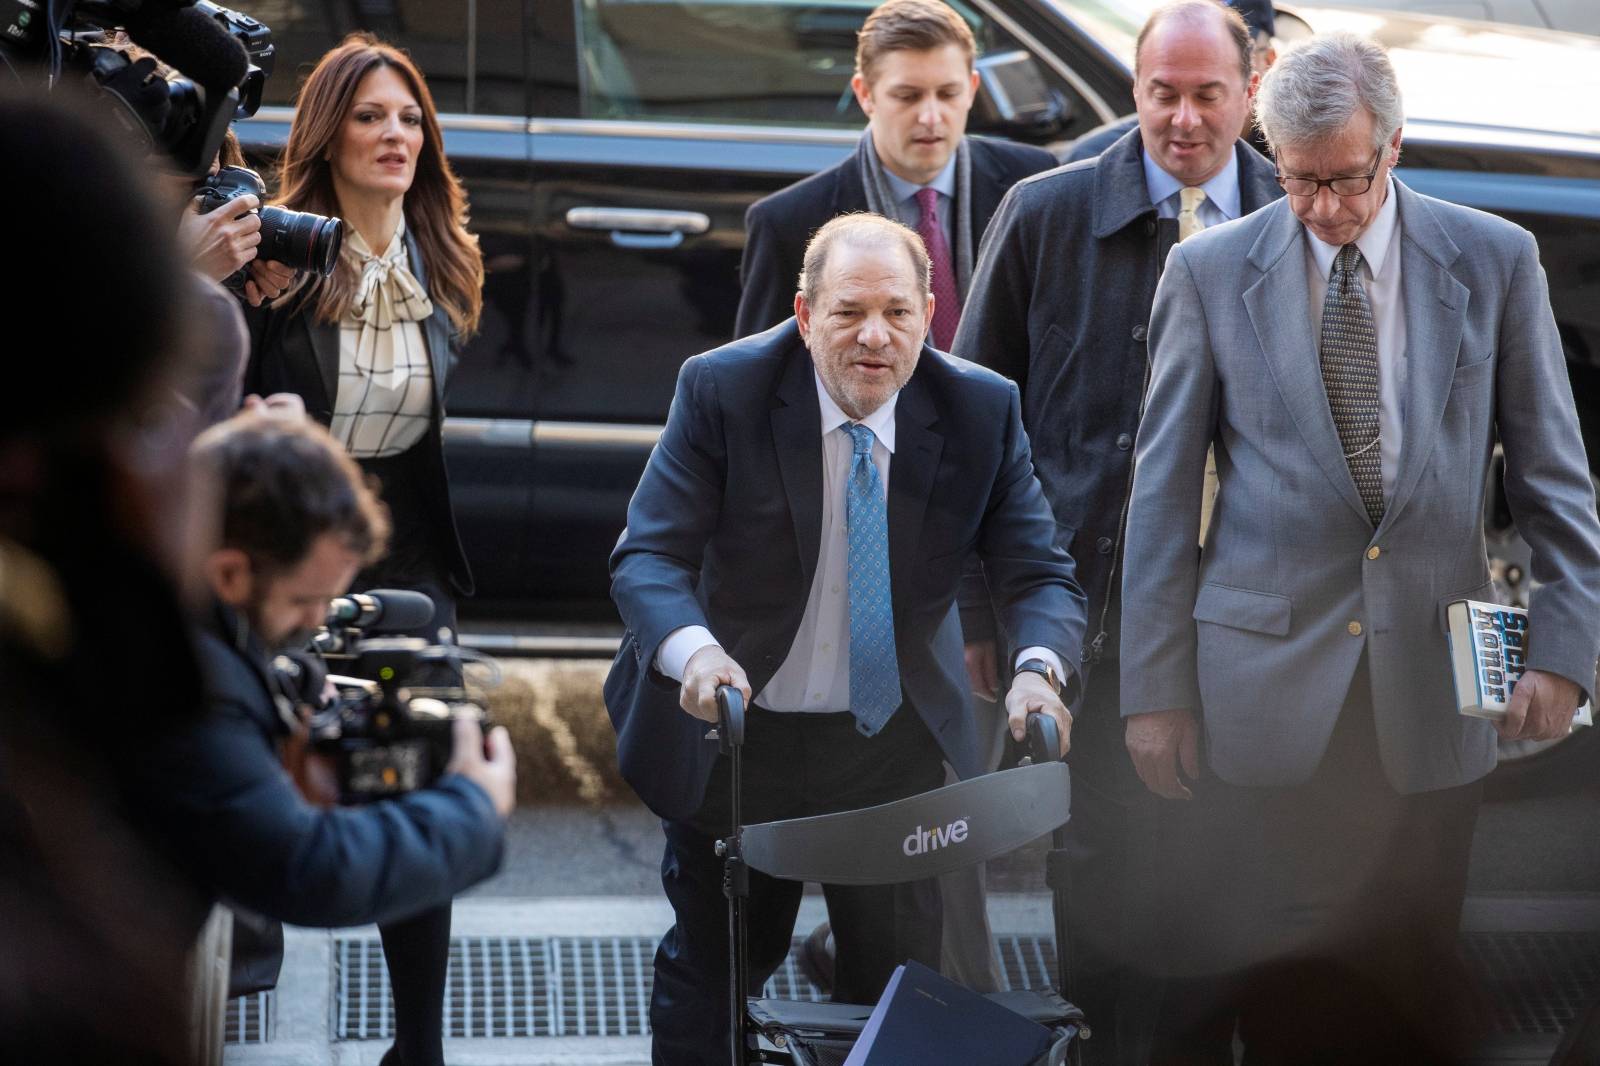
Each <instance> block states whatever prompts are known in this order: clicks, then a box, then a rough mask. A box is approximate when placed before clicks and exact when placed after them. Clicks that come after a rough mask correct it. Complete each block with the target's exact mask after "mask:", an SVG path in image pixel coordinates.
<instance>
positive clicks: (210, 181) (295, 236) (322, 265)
mask: <svg viewBox="0 0 1600 1066" xmlns="http://www.w3.org/2000/svg"><path fill="white" fill-rule="evenodd" d="M241 196H254V197H256V198H257V199H259V200H262V201H265V200H266V198H267V185H266V183H265V182H264V181H262V180H261V175H260V174H257V173H256V172H255V171H253V170H251V169H250V168H248V167H219V168H218V169H217V172H216V173H215V174H212V175H210V176H209V177H207V178H206V179H205V180H204V181H202V182H200V184H199V185H198V186H197V188H196V190H195V201H196V202H197V203H198V204H199V205H200V213H201V214H202V215H204V214H208V213H210V212H212V211H215V210H216V209H217V208H219V207H221V206H222V205H223V204H225V203H228V202H229V201H230V200H235V199H238V198H239V197H241ZM256 213H257V214H258V215H260V216H261V244H260V246H259V248H258V250H257V252H256V257H257V258H258V259H265V260H270V261H272V262H275V263H284V264H286V265H288V266H292V267H294V268H295V269H296V270H311V271H315V272H316V273H317V274H320V275H321V276H322V277H327V276H328V275H329V274H331V273H333V268H334V266H335V264H337V263H338V262H339V248H340V246H341V245H343V243H344V222H342V221H341V220H339V219H337V218H329V217H327V216H325V215H314V214H312V213H311V212H309V211H290V210H289V209H288V208H285V207H261V208H257V209H256ZM245 277H246V274H245V271H244V270H243V269H240V270H236V271H234V272H233V273H232V274H229V275H228V276H227V277H226V278H224V279H223V284H224V285H226V286H228V287H229V288H230V289H233V290H235V291H238V290H240V289H243V288H244V281H245Z"/></svg>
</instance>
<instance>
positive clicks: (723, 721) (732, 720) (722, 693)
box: [717, 685, 1053, 752]
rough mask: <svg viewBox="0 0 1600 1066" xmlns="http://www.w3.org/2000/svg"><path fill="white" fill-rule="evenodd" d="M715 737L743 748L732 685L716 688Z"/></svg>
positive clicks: (737, 695) (740, 704)
mask: <svg viewBox="0 0 1600 1066" xmlns="http://www.w3.org/2000/svg"><path fill="white" fill-rule="evenodd" d="M1052 724H1053V723H1052ZM717 737H718V741H719V744H720V746H721V749H722V750H723V751H724V752H727V751H729V750H731V749H733V748H738V747H743V746H744V693H742V692H740V691H739V690H738V689H736V688H734V687H733V686H732V685H718V686H717Z"/></svg>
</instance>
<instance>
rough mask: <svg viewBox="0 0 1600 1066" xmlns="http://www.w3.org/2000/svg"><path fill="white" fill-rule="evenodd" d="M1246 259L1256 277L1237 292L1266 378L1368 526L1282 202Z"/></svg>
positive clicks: (1298, 236) (1298, 246) (1299, 253)
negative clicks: (1263, 359)
mask: <svg viewBox="0 0 1600 1066" xmlns="http://www.w3.org/2000/svg"><path fill="white" fill-rule="evenodd" d="M1248 258H1249V260H1250V262H1251V263H1252V264H1254V265H1255V266H1256V268H1257V269H1258V270H1260V271H1261V279H1260V280H1259V281H1257V282H1256V283H1255V284H1253V285H1251V286H1250V287H1249V288H1247V289H1246V290H1245V292H1244V305H1245V310H1246V311H1248V312H1249V314H1250V324H1251V326H1253V327H1254V329H1255V334H1256V340H1257V342H1258V343H1259V344H1260V347H1261V353H1262V355H1264V356H1265V357H1266V362H1267V367H1268V369H1269V370H1270V371H1271V373H1272V380H1273V383H1274V384H1276V385H1277V387H1278V393H1279V394H1280V395H1281V396H1282V397H1283V402H1284V403H1285V404H1286V405H1287V406H1288V408H1289V412H1290V414H1292V415H1293V416H1294V421H1295V425H1296V426H1297V427H1299V429H1300V435H1301V436H1302V437H1304V438H1305V442H1306V446H1307V447H1308V448H1310V449H1311V454H1312V456H1314V457H1315V458H1316V461H1317V464H1318V465H1319V466H1321V467H1322V471H1323V473H1324V474H1326V475H1327V476H1328V480H1329V481H1330V482H1331V483H1332V484H1333V487H1334V490H1335V491H1336V492H1337V493H1338V494H1339V496H1340V497H1341V498H1342V499H1343V500H1344V502H1345V503H1347V504H1349V505H1350V508H1351V510H1353V511H1355V512H1356V514H1358V515H1360V516H1361V520H1362V521H1363V522H1369V523H1370V522H1371V519H1370V518H1368V517H1367V509H1366V506H1365V505H1364V504H1363V503H1362V502H1361V493H1360V492H1359V491H1357V489H1356V483H1355V480H1354V479H1353V478H1352V477H1351V476H1350V466H1349V464H1348V463H1347V462H1345V458H1344V447H1343V446H1342V445H1341V444H1340V443H1339V431H1338V430H1337V429H1336V428H1335V427H1334V424H1333V412H1332V411H1330V410H1329V409H1328V392H1327V390H1326V389H1325V388H1324V387H1323V384H1322V363H1321V360H1320V358H1319V356H1318V354H1317V341H1316V338H1315V337H1314V336H1313V335H1312V330H1311V294H1310V293H1309V292H1308V291H1307V289H1306V248H1305V234H1304V230H1303V228H1302V227H1301V225H1300V220H1299V219H1298V218H1296V217H1295V215H1294V212H1293V211H1291V210H1289V203H1288V201H1287V200H1280V201H1278V202H1277V203H1275V204H1274V205H1272V207H1270V208H1269V209H1268V214H1267V215H1266V216H1265V218H1264V221H1263V225H1262V227H1261V232H1260V233H1259V234H1258V235H1257V236H1256V241H1255V244H1254V245H1252V246H1251V248H1250V253H1249V256H1248Z"/></svg>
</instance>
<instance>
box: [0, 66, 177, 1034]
mask: <svg viewBox="0 0 1600 1066" xmlns="http://www.w3.org/2000/svg"><path fill="white" fill-rule="evenodd" d="M113 125H114V122H113V120H112V119H111V118H110V116H108V115H102V114H100V113H98V112H96V111H93V110H83V111H80V110H79V109H78V108H77V107H76V106H74V105H70V104H67V103H64V102H63V101H61V100H59V99H50V100H45V99H42V98H40V99H35V98H30V97H27V96H24V95H21V94H20V93H15V92H12V93H6V94H0V159H4V160H5V163H4V165H3V166H0V196H3V197H4V198H5V199H4V202H6V203H9V204H15V205H25V207H24V208H23V209H21V210H18V211H16V212H15V214H14V217H13V218H12V219H11V220H10V222H9V223H8V227H7V247H8V248H10V249H13V250H16V251H19V252H20V251H25V254H26V259H25V260H24V261H22V262H18V263H16V264H15V267H16V269H14V270H13V271H12V272H11V274H10V278H11V280H10V282H9V283H8V285H7V298H8V299H7V304H8V307H9V308H10V309H11V312H10V314H9V315H8V316H7V323H6V328H7V337H6V342H5V351H6V354H7V360H6V364H7V367H6V368H7V375H8V379H9V380H8V385H9V395H10V396H11V397H12V402H11V403H10V404H9V405H8V410H7V412H6V416H5V418H3V419H0V943H3V944H4V949H3V950H0V1061H5V1062H29V1063H41V1062H103V1063H113V1062H114V1063H119V1064H125V1063H177V1062H183V1061H186V1055H187V1050H186V1048H187V1043H186V1035H185V1016H184V1010H185V1007H186V996H187V993H186V990H185V987H184V950H185V948H186V947H187V942H188V939H189V936H188V935H186V934H185V932H184V929H183V926H184V920H183V912H184V911H185V909H186V908H185V906H184V904H185V902H186V901H187V896H186V890H185V889H184V888H183V887H182V885H181V884H180V883H179V882H177V881H176V880H175V879H174V878H172V877H171V876H170V875H169V873H168V872H167V871H165V870H164V868H163V867H162V866H161V865H160V864H159V863H157V862H155V861H154V860H153V859H152V858H151V857H150V856H149V855H148V854H147V852H146V851H145V849H144V847H143V845H142V844H141V843H140V842H139V841H138V839H137V838H136V837H135V835H134V834H133V832H132V831H131V829H130V827H129V825H128V824H127V823H126V821H125V820H124V818H123V817H122V814H121V804H120V797H119V795H118V792H117V788H116V785H115V784H114V771H115V769H116V766H117V760H118V758H119V753H121V752H124V751H126V750H127V748H128V746H129V742H130V741H132V740H135V739H140V738H148V737H151V736H155V735H159V734H161V733H162V732H163V731H166V730H170V729H172V728H174V727H177V726H180V725H183V724H185V723H186V722H187V721H188V720H190V719H191V718H192V717H193V716H194V715H195V714H197V713H198V711H199V709H200V706H201V700H200V686H199V679H198V674H197V670H196V667H195V663H194V659H193V657H192V654H191V652H190V650H189V645H188V643H187V642H186V641H185V640H184V639H183V636H182V634H183V631H184V624H185V621H184V616H183V612H182V610H181V609H180V604H179V601H178V595H177V591H176V589H177V574H178V570H179V561H180V560H181V559H182V558H183V556H184V553H185V546H186V537H187V532H186V530H185V527H184V521H183V516H184V515H185V513H186V510H185V506H184V500H185V493H184V473H185V461H184V456H185V452H186V449H187V446H188V443H189V440H190V438H191V436H192V433H193V426H192V424H191V422H192V418H193V416H192V412H191V413H190V414H189V415H185V414H184V413H183V412H184V410H185V409H184V408H183V406H182V405H180V404H178V403H176V402H174V397H175V392H174V390H173V384H174V383H176V382H177V381H178V380H180V378H181V373H180V371H181V369H182V368H181V367H179V366H176V365H174V364H175V363H176V362H177V360H175V359H174V358H173V353H180V352H183V351H185V346H184V343H183V338H182V336H181V335H180V332H179V323H181V322H182V321H183V320H184V318H183V316H184V314H185V303H184V293H185V291H186V288H185V285H184V282H183V280H182V279H183V277H184V275H183V272H184V270H185V266H184V264H183V262H182V260H181V259H180V257H179V256H178V255H177V254H176V251H175V249H174V245H173V227H172V222H171V219H170V218H169V217H167V216H166V215H165V213H164V212H163V211H162V209H161V208H160V206H159V204H158V202H157V199H156V198H155V197H154V196H153V195H152V193H151V191H150V190H149V189H147V188H146V187H145V185H144V184H143V181H142V180H141V177H140V175H139V173H138V171H137V168H136V166H135V165H134V162H133V157H132V156H130V155H128V154H125V153H124V152H122V151H121V150H120V149H121V146H120V145H118V144H116V143H114V142H113V141H111V140H110V139H108V136H107V134H106V133H104V132H102V127H112V126H113ZM29 337H31V338H43V339H42V340H38V339H35V340H32V341H29V340H25V338H29ZM187 933H188V934H192V933H193V930H192V929H188V930H187Z"/></svg>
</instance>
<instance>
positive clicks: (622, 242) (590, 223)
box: [567, 207, 711, 249]
mask: <svg viewBox="0 0 1600 1066" xmlns="http://www.w3.org/2000/svg"><path fill="white" fill-rule="evenodd" d="M567 225H569V226H571V227H572V228H573V229H599V230H610V231H611V243H612V244H615V245H617V246H618V247H619V248H645V249H662V248H676V247H677V246H678V245H680V244H682V243H683V238H684V235H685V234H688V233H705V232H706V231H707V230H709V229H710V228H711V217H710V216H709V215H706V214H703V213H701V212H699V211H652V210H647V209H643V208H633V207H571V208H568V209H567Z"/></svg>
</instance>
